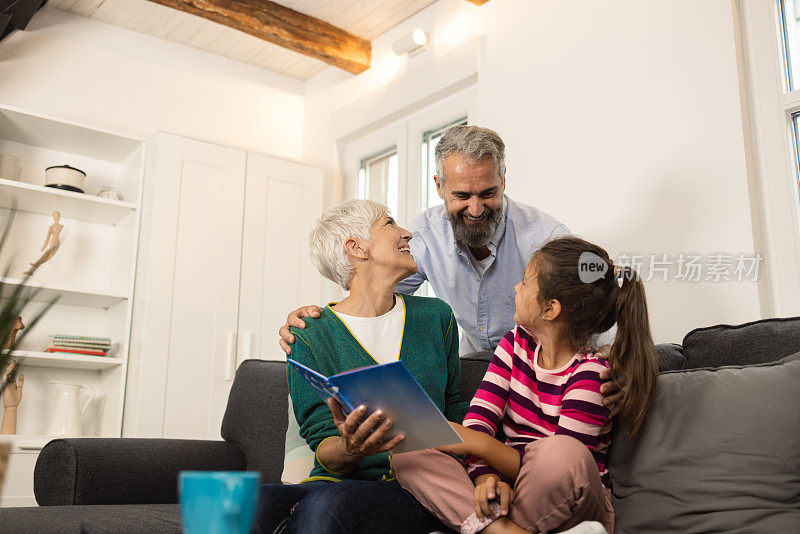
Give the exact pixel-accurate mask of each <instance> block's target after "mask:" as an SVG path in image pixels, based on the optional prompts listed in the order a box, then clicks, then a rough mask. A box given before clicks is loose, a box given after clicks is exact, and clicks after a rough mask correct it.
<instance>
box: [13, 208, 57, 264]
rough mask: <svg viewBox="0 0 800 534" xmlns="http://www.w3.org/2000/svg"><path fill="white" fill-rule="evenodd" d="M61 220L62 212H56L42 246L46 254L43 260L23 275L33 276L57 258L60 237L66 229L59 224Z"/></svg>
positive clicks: (37, 261)
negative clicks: (50, 260)
mask: <svg viewBox="0 0 800 534" xmlns="http://www.w3.org/2000/svg"><path fill="white" fill-rule="evenodd" d="M59 219H61V212H58V211H54V212H53V224H51V225H50V228H48V229H47V237H45V238H44V245H42V252H44V254H42V257H41V258H39V259H38V260H36V261H34V262H33V263H31V266H30V268H29V269H28V270H27V271H23V273H22V274H25V275H32V274H33V273H34V272H35V271H36V269H38V268H39V267H41V266H42V264H44V263H45V262H46V261H48V260H49V259H50V258H52V257H53V256H55V254H56V252H58V247H60V246H61V241H59V239H58V237H59V236H60V235H61V231H62V230H63V229H64V227H63V226H62V225H60V224H58V221H59ZM48 244H49V246H48ZM45 249H46V250H45Z"/></svg>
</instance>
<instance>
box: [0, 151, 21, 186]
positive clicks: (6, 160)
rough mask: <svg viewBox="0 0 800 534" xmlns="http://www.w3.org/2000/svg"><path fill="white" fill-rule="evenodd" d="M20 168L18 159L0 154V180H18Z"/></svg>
mask: <svg viewBox="0 0 800 534" xmlns="http://www.w3.org/2000/svg"><path fill="white" fill-rule="evenodd" d="M21 169H22V166H21V165H20V164H19V158H18V157H17V156H12V155H11V154H0V178H2V179H4V180H19V171H20V170H21Z"/></svg>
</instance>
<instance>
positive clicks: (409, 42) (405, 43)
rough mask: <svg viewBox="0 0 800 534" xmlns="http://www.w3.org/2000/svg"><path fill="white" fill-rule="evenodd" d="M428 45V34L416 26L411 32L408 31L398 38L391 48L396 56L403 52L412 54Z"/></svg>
mask: <svg viewBox="0 0 800 534" xmlns="http://www.w3.org/2000/svg"><path fill="white" fill-rule="evenodd" d="M427 46H428V35H427V34H426V33H425V32H424V31H422V30H420V29H419V28H417V29H416V30H414V31H413V32H411V33H409V34H408V35H406V36H405V37H403V38H401V39H398V40H397V41H395V42H394V44H393V45H392V50H394V53H395V54H397V55H398V56H402V55H403V54H408V55H410V56H413V55H414V54H417V53H419V52H422V51H423V50H425V48H427Z"/></svg>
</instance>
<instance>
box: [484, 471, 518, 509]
mask: <svg viewBox="0 0 800 534" xmlns="http://www.w3.org/2000/svg"><path fill="white" fill-rule="evenodd" d="M474 499H475V515H476V516H478V519H483V518H484V517H485V516H488V515H491V513H492V512H491V509H490V508H489V502H490V501H494V500H499V501H500V515H508V507H509V506H510V505H511V503H512V502H513V501H514V490H513V489H511V486H509V485H508V484H506V483H505V482H503V481H502V480H500V477H498V476H497V475H491V474H489V475H481V476H479V477H478V478H476V479H475V494H474Z"/></svg>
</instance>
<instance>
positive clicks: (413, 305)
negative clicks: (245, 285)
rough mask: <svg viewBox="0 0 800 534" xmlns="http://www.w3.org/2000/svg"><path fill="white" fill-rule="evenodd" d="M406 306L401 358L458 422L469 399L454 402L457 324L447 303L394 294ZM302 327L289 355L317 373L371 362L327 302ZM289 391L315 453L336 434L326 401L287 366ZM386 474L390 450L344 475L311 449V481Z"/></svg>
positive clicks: (458, 372)
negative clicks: (325, 441)
mask: <svg viewBox="0 0 800 534" xmlns="http://www.w3.org/2000/svg"><path fill="white" fill-rule="evenodd" d="M395 295H397V298H400V299H402V300H403V304H404V305H405V322H404V323H403V337H402V342H401V346H400V361H402V362H403V363H404V364H405V365H406V367H408V370H409V371H410V372H411V374H412V375H414V378H416V379H417V380H418V381H419V383H420V385H421V386H422V388H423V389H424V390H425V391H426V392H427V393H428V395H429V396H430V397H431V399H433V402H434V403H436V406H438V407H439V409H440V410H442V412H443V413H444V414H445V417H447V419H448V420H450V421H454V422H457V423H460V422H461V421H462V420H463V419H464V415H465V414H466V411H467V408H468V407H469V404H468V403H466V402H460V401H459V389H458V387H459V383H460V382H461V362H460V360H459V359H458V328H457V326H456V320H455V318H454V317H453V311H452V310H451V309H450V306H448V305H447V304H445V303H444V302H443V301H441V300H439V299H435V298H427V297H414V296H410V295H401V294H399V293H396V294H395ZM303 320H304V321H305V323H306V327H305V328H304V329H302V330H301V329H297V328H292V329H291V331H292V334H294V336H295V342H294V343H293V344H292V356H291V357H292V359H294V360H296V361H298V362H300V363H302V364H304V365H306V366H308V367H310V368H312V369H314V370H316V371H318V372H320V373H322V374H323V375H325V376H330V375H334V374H336V373H341V372H344V371H348V370H350V369H356V368H359V367H366V366H370V365H376V364H377V362H376V361H375V359H374V358H373V357H372V356H371V355H370V354H369V353H368V352H367V351H366V350H365V349H364V347H362V346H361V344H360V343H359V342H358V340H357V339H356V338H355V337H353V335H352V334H351V333H350V330H349V329H348V328H347V326H346V325H345V324H344V323H343V322H342V320H341V319H340V318H339V317H338V316H337V315H336V314H335V313H334V312H333V310H332V309H331V308H330V306H326V307H325V308H324V309H323V310H322V313H321V314H320V316H319V318H317V319H313V318H310V317H307V318H304V319H303ZM286 369H287V371H286V372H287V380H288V382H289V393H290V394H291V396H292V406H293V407H294V415H295V417H296V418H297V423H298V424H299V425H300V435H301V436H302V437H303V439H305V440H306V442H308V445H309V447H310V448H311V450H312V451H314V452H315V453H316V451H317V447H319V444H320V443H322V442H323V441H324V440H325V439H327V438H330V437H333V436H338V435H339V431H338V430H337V428H336V425H334V424H333V415H331V411H330V409H329V408H328V405H327V404H325V403H324V402H322V400H321V399H320V397H319V395H317V393H316V392H315V391H314V390H313V389H312V388H311V386H309V385H308V383H307V382H306V381H305V380H304V379H303V378H302V377H301V376H300V375H299V373H298V372H297V371H296V370H294V368H292V367H291V366H286ZM390 477H391V471H390V469H389V454H387V453H382V454H375V455H372V456H368V457H366V458H364V459H363V460H362V461H361V464H360V465H359V467H358V469H356V470H355V471H353V472H351V473H347V474H346V475H343V474H341V473H335V472H333V471H329V470H328V469H326V468H325V466H323V465H322V464H320V462H319V457H318V456H317V455H316V454H315V458H314V469H312V471H311V474H310V476H309V478H307V479H306V480H304V481H303V482H307V481H310V480H320V479H322V480H337V481H338V480H343V479H360V480H387V479H388V478H390Z"/></svg>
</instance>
